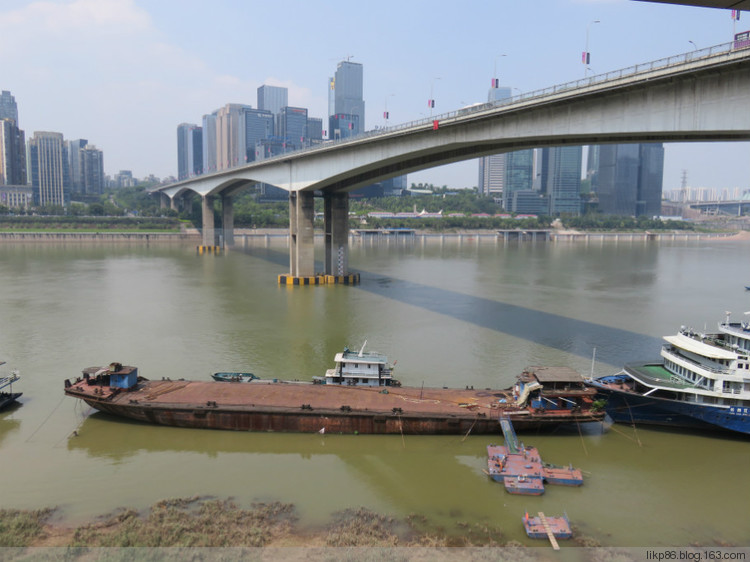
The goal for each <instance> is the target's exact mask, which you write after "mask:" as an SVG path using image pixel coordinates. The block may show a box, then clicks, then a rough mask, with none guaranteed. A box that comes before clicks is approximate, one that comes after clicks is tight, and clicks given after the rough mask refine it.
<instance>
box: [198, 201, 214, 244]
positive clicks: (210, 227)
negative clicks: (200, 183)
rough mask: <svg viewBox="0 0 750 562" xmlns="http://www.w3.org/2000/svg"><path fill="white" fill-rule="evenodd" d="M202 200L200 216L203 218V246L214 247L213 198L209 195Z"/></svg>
mask: <svg viewBox="0 0 750 562" xmlns="http://www.w3.org/2000/svg"><path fill="white" fill-rule="evenodd" d="M201 199H202V203H203V204H202V208H201V211H202V212H201V215H202V217H203V221H202V222H203V246H205V247H214V246H215V245H216V236H215V231H216V229H215V227H214V198H213V196H211V195H204V196H203V197H201Z"/></svg>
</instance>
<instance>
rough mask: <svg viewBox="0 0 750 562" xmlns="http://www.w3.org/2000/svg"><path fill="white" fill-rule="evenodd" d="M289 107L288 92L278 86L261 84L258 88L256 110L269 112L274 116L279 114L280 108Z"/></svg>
mask: <svg viewBox="0 0 750 562" xmlns="http://www.w3.org/2000/svg"><path fill="white" fill-rule="evenodd" d="M287 105H289V90H288V89H287V88H282V87H280V86H268V85H267V84H263V85H262V86H261V87H260V88H258V109H262V110H264V111H270V112H271V113H273V114H274V115H278V114H279V113H281V108H282V107H286V106H287Z"/></svg>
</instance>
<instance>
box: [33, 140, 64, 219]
mask: <svg viewBox="0 0 750 562" xmlns="http://www.w3.org/2000/svg"><path fill="white" fill-rule="evenodd" d="M66 152H67V151H66V148H65V141H64V139H63V135H62V133H51V132H46V131H35V132H34V136H33V137H32V138H30V139H29V144H28V157H27V160H28V164H29V170H30V172H31V185H32V187H33V188H34V201H35V203H36V204H37V205H41V206H45V205H60V206H64V205H65V204H66V203H67V201H68V193H67V191H68V158H67V154H66Z"/></svg>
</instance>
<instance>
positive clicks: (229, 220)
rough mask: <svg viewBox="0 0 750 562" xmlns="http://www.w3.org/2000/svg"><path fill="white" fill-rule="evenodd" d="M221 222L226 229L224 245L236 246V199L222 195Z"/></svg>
mask: <svg viewBox="0 0 750 562" xmlns="http://www.w3.org/2000/svg"><path fill="white" fill-rule="evenodd" d="M221 224H222V226H223V229H224V245H225V246H234V199H233V198H232V197H231V196H229V195H222V196H221Z"/></svg>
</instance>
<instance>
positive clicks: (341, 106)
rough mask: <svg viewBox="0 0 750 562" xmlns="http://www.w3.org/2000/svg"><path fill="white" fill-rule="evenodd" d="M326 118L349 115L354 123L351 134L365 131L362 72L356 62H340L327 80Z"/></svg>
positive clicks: (360, 66)
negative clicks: (331, 76) (334, 72)
mask: <svg viewBox="0 0 750 562" xmlns="http://www.w3.org/2000/svg"><path fill="white" fill-rule="evenodd" d="M328 83H329V90H328V116H329V118H330V117H331V116H333V115H351V116H353V117H354V118H353V119H352V121H353V122H354V121H355V122H356V127H357V128H356V129H355V130H354V132H353V134H355V135H356V134H359V133H362V132H364V131H366V128H365V102H364V99H363V97H362V94H363V89H364V86H363V70H362V65H361V64H360V63H358V62H350V61H341V62H340V63H339V64H338V66H337V67H336V74H335V75H334V77H333V78H329V80H328Z"/></svg>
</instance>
